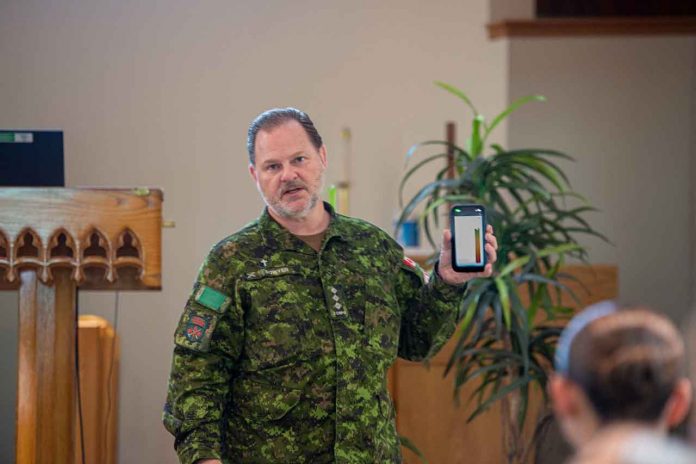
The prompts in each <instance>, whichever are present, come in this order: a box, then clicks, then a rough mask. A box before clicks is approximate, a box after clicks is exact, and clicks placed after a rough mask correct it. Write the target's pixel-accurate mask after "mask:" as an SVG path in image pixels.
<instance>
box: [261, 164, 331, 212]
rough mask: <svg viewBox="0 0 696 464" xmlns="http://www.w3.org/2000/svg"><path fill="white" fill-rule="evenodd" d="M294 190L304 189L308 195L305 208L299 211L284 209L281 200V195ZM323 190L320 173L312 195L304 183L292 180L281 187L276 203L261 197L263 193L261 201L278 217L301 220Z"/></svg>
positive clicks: (322, 174)
mask: <svg viewBox="0 0 696 464" xmlns="http://www.w3.org/2000/svg"><path fill="white" fill-rule="evenodd" d="M296 188H304V189H305V190H306V191H307V193H308V194H309V199H308V200H307V203H306V205H305V207H304V208H302V209H301V210H299V211H297V210H293V209H290V208H286V207H285V206H283V200H282V199H283V195H285V193H287V192H288V191H290V190H293V189H296ZM323 190H324V173H323V172H322V173H321V177H320V179H319V186H318V188H317V189H316V190H315V191H314V192H312V193H310V190H309V188H308V186H307V184H305V183H304V182H302V181H299V180H294V181H290V182H288V183H286V184H285V185H283V187H282V188H281V191H280V192H281V193H280V196H279V197H278V200H277V201H270V200H269V199H268V198H266V197H265V196H264V195H263V192H261V196H262V197H263V200H264V202H265V203H266V205H267V206H268V207H269V208H271V209H272V210H273V211H274V212H275V213H277V214H278V215H279V216H282V217H283V218H285V219H301V218H304V217H306V216H307V215H308V214H309V213H310V212H311V211H312V209H314V207H315V206H316V204H317V202H318V201H319V192H321V191H323Z"/></svg>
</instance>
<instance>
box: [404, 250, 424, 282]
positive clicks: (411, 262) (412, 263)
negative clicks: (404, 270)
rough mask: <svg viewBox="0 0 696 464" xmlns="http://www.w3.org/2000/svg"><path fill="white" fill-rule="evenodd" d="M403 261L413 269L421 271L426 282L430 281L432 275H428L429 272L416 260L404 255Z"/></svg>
mask: <svg viewBox="0 0 696 464" xmlns="http://www.w3.org/2000/svg"><path fill="white" fill-rule="evenodd" d="M403 261H404V265H406V266H407V267H410V268H411V269H413V270H414V271H416V272H417V273H419V274H420V275H421V276H423V281H425V283H426V284H427V283H428V281H429V280H430V275H428V273H427V272H425V271H424V270H423V268H421V267H420V266H419V265H418V264H417V263H416V262H415V261H414V260H412V259H411V258H409V257H408V256H404V260H403Z"/></svg>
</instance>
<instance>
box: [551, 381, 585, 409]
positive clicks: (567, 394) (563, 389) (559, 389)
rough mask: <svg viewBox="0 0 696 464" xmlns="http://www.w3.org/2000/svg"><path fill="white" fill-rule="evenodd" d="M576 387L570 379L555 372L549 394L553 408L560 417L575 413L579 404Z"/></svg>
mask: <svg viewBox="0 0 696 464" xmlns="http://www.w3.org/2000/svg"><path fill="white" fill-rule="evenodd" d="M575 388H576V386H575V384H573V383H572V382H571V381H570V380H568V379H566V378H565V377H563V376H562V375H558V374H554V375H553V376H552V377H551V379H550V380H549V395H550V396H551V404H552V405H553V410H554V412H555V413H556V415H557V416H559V417H569V416H573V415H575V413H576V412H577V408H578V404H577V398H576V396H575V391H574V389H575Z"/></svg>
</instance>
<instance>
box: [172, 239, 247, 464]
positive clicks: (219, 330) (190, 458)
mask: <svg viewBox="0 0 696 464" xmlns="http://www.w3.org/2000/svg"><path fill="white" fill-rule="evenodd" d="M241 320H242V316H241V314H239V309H238V308H237V305H236V301H235V295H234V282H229V278H228V277H227V270H226V269H225V266H224V260H223V259H221V258H220V256H219V254H217V253H216V251H215V250H213V251H212V252H211V254H210V255H209V256H208V257H207V258H206V260H205V261H204V263H203V265H202V266H201V270H200V272H199V274H198V278H197V280H196V283H195V284H194V287H193V291H192V293H191V295H190V296H189V299H188V301H187V303H186V306H185V308H184V312H183V314H182V316H181V319H180V321H179V325H178V326H177V329H176V332H175V335H174V344H175V346H174V355H173V359H172V369H171V373H170V376H169V386H168V391H167V401H166V404H165V406H164V413H163V422H164V425H165V427H166V429H167V430H168V431H169V432H170V433H171V434H172V435H174V438H175V440H174V447H175V449H176V452H177V454H178V456H179V460H180V462H181V463H183V464H193V463H195V462H196V461H197V460H198V459H204V458H218V459H221V458H222V453H223V450H222V449H221V448H222V443H223V441H224V440H223V438H224V437H223V433H224V428H223V420H224V418H225V405H226V404H227V403H228V401H227V400H228V396H229V386H230V384H231V378H232V376H233V375H234V374H233V373H234V370H235V369H234V368H235V361H236V360H237V359H238V357H239V354H240V352H241V347H242V327H241Z"/></svg>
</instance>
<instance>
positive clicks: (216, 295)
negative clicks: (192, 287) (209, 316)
mask: <svg viewBox="0 0 696 464" xmlns="http://www.w3.org/2000/svg"><path fill="white" fill-rule="evenodd" d="M194 298H195V300H196V303H198V304H200V305H202V306H205V307H206V308H208V309H212V310H213V311H217V312H219V313H223V312H225V310H226V309H227V308H228V307H229V306H230V303H232V298H230V297H229V296H227V295H225V294H224V293H220V292H218V291H217V290H214V289H212V288H210V287H208V286H206V285H201V286H200V287H199V288H198V291H197V292H196V296H195V297H194Z"/></svg>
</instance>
